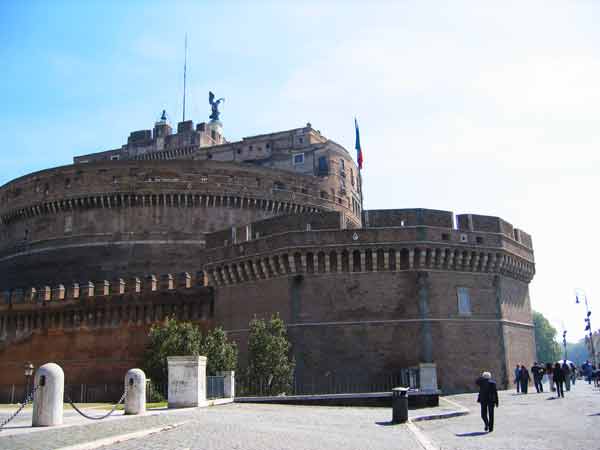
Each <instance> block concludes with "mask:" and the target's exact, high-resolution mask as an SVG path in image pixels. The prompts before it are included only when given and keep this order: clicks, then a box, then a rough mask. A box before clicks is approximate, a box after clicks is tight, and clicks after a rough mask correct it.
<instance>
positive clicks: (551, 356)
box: [533, 311, 562, 362]
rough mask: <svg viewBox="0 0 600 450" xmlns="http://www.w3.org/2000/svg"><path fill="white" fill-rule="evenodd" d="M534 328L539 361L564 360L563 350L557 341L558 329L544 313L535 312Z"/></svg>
mask: <svg viewBox="0 0 600 450" xmlns="http://www.w3.org/2000/svg"><path fill="white" fill-rule="evenodd" d="M533 327H534V332H535V350H536V354H537V360H538V361H541V362H555V361H558V360H559V359H561V358H562V356H561V349H560V345H559V344H558V342H556V341H555V339H554V338H555V337H556V328H554V327H553V326H552V325H551V324H550V322H548V319H546V318H545V317H544V315H543V314H542V313H539V312H537V311H533Z"/></svg>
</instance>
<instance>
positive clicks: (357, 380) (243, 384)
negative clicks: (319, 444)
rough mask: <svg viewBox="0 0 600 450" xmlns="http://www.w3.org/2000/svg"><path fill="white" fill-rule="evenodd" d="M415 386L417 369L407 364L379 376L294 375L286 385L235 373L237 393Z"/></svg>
mask: <svg viewBox="0 0 600 450" xmlns="http://www.w3.org/2000/svg"><path fill="white" fill-rule="evenodd" d="M399 386H403V387H409V388H411V389H418V388H419V386H420V380H419V369H418V368H408V369H400V370H398V371H395V372H392V373H388V374H381V375H378V376H372V375H363V374H360V373H355V374H347V373H327V374H324V375H322V376H314V375H312V376H294V378H293V379H292V381H291V383H290V384H289V385H288V386H280V385H279V386H278V385H274V384H273V383H269V382H268V380H264V379H263V380H256V379H251V380H250V379H248V377H247V376H239V375H237V374H236V393H237V395H238V396H244V395H259V396H261V395H276V394H280V393H286V394H288V395H319V394H355V393H365V392H390V391H391V390H392V389H393V388H395V387H399Z"/></svg>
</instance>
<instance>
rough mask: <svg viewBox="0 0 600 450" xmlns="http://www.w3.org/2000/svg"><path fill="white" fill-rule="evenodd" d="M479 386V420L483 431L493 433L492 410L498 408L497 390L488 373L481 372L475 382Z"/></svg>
mask: <svg viewBox="0 0 600 450" xmlns="http://www.w3.org/2000/svg"><path fill="white" fill-rule="evenodd" d="M475 383H476V384H477V386H479V395H478V396H477V402H478V403H480V404H481V420H483V423H484V425H485V428H484V430H485V431H489V432H490V433H491V432H492V431H494V408H497V407H498V389H497V387H496V382H495V381H494V380H493V379H492V374H491V373H490V372H483V373H482V374H481V376H480V377H479V378H478V379H477V381H476V382H475Z"/></svg>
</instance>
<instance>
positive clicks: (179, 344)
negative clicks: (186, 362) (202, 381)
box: [143, 318, 237, 383]
mask: <svg viewBox="0 0 600 450" xmlns="http://www.w3.org/2000/svg"><path fill="white" fill-rule="evenodd" d="M148 338H149V339H148V346H147V348H146V352H145V355H144V364H143V366H144V370H145V372H146V374H147V375H148V376H149V378H151V379H152V381H153V382H154V383H166V382H167V379H168V378H167V376H168V367H167V357H168V356H188V355H193V356H197V355H202V356H206V358H207V374H209V375H214V374H215V373H216V372H218V371H221V370H233V369H234V368H235V366H236V364H237V347H236V345H235V343H232V342H229V341H228V340H227V336H226V334H225V332H224V331H223V329H222V328H216V329H214V330H210V331H209V332H208V333H206V334H205V335H204V336H203V335H202V333H201V331H200V328H198V326H196V325H194V324H192V323H190V322H178V321H177V320H176V319H173V318H167V319H166V320H165V322H164V323H161V324H156V325H152V327H151V328H150V332H149V334H148Z"/></svg>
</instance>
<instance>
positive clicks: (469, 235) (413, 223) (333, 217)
mask: <svg viewBox="0 0 600 450" xmlns="http://www.w3.org/2000/svg"><path fill="white" fill-rule="evenodd" d="M456 217H457V226H456V227H455V226H454V214H453V213H452V212H451V211H439V210H433V209H423V208H413V209H388V210H366V211H363V214H362V220H363V227H362V230H361V231H363V232H371V231H375V230H382V231H383V230H385V229H389V231H387V232H385V233H384V234H386V235H389V234H390V233H392V234H394V235H395V237H394V239H398V240H416V241H424V240H426V241H440V242H443V243H452V242H456V243H460V244H465V245H476V246H479V245H481V246H496V247H502V246H506V247H508V248H510V249H511V251H514V252H516V253H518V254H521V255H528V257H529V255H530V258H531V260H533V252H532V250H533V246H532V241H531V236H530V235H529V234H527V233H525V232H524V231H522V230H519V229H517V228H513V226H512V225H511V224H510V223H508V222H506V221H505V220H503V219H501V218H499V217H492V216H481V215H474V214H460V215H458V216H456ZM347 228H351V229H354V228H355V226H353V225H352V224H350V223H349V222H348V221H347V220H346V217H345V216H344V214H343V213H340V212H338V211H331V212H319V213H315V214H297V215H294V216H278V217H274V218H270V219H265V220H259V221H255V222H251V223H247V224H244V225H242V226H238V227H232V228H230V229H225V230H220V231H217V232H214V233H210V234H208V235H207V237H206V243H207V244H206V246H207V248H216V247H222V246H228V245H233V244H239V243H241V242H248V241H253V240H255V239H259V238H266V237H268V236H273V235H276V234H284V233H291V232H303V231H307V232H308V231H315V232H316V231H340V230H345V229H347ZM403 229H404V230H406V232H404V231H399V230H403ZM394 230H398V232H394ZM376 234H377V233H376ZM320 236H323V233H321V234H320ZM340 236H341V235H340ZM373 239H378V237H375V236H373ZM328 242H329V240H328Z"/></svg>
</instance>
